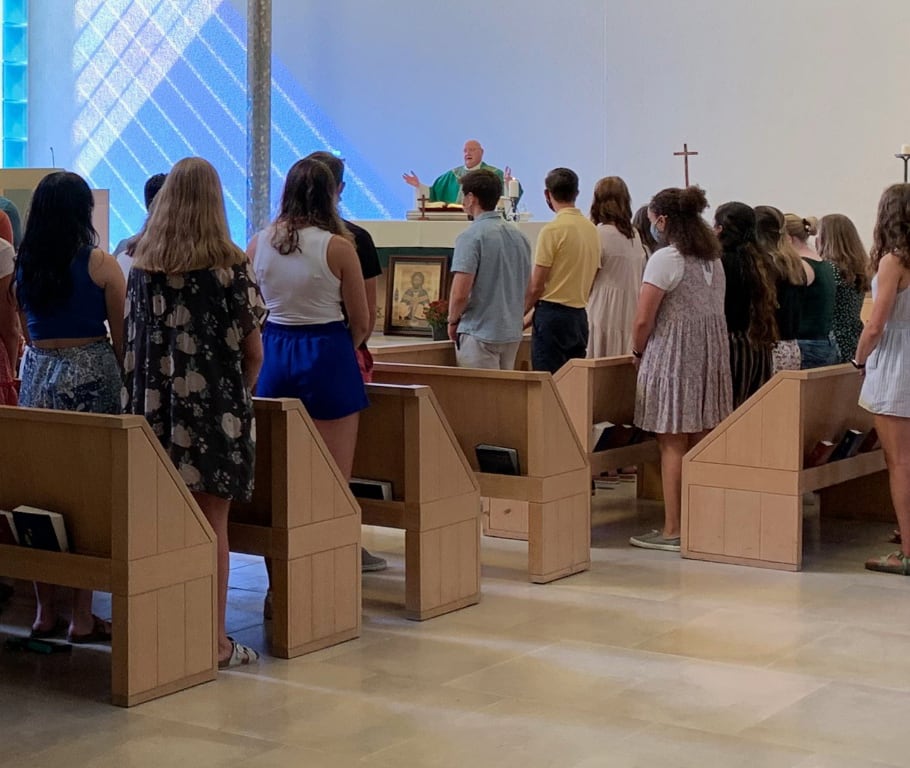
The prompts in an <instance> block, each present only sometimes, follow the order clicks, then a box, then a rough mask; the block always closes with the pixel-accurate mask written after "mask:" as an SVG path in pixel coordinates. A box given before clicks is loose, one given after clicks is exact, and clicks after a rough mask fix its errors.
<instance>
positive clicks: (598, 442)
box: [592, 421, 617, 453]
mask: <svg viewBox="0 0 910 768" xmlns="http://www.w3.org/2000/svg"><path fill="white" fill-rule="evenodd" d="M616 429H617V427H616V425H615V424H613V423H612V422H610V421H599V422H598V423H597V424H595V425H594V428H593V431H592V438H593V440H592V442H593V443H594V450H593V453H598V452H599V451H605V450H607V448H609V447H610V446H609V443H610V439H611V436H612V435H613V433H614V432H616Z"/></svg>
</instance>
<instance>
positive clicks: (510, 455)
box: [474, 443, 521, 475]
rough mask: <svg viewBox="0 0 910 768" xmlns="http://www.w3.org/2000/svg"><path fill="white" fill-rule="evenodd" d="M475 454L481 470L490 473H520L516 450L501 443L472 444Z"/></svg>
mask: <svg viewBox="0 0 910 768" xmlns="http://www.w3.org/2000/svg"><path fill="white" fill-rule="evenodd" d="M474 454H475V455H476V456H477V466H478V467H480V471H481V472H486V473H488V474H491V475H520V474H521V469H520V467H519V466H518V451H516V450H515V449H514V448H506V447H505V446H502V445H486V444H485V443H481V444H480V445H475V446H474Z"/></svg>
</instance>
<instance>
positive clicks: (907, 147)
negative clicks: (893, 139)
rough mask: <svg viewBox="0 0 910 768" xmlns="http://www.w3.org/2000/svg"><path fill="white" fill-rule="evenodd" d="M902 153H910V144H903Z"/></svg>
mask: <svg viewBox="0 0 910 768" xmlns="http://www.w3.org/2000/svg"><path fill="white" fill-rule="evenodd" d="M901 154H902V155H910V144H901Z"/></svg>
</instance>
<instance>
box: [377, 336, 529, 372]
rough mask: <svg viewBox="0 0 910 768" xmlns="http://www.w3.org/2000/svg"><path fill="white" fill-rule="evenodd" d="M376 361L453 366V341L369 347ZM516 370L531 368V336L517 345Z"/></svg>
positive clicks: (454, 363)
mask: <svg viewBox="0 0 910 768" xmlns="http://www.w3.org/2000/svg"><path fill="white" fill-rule="evenodd" d="M370 352H371V353H372V354H373V359H374V360H375V361H376V362H377V363H409V364H411V365H449V366H452V367H455V365H456V362H455V343H454V342H451V341H427V342H423V343H415V344H385V345H383V346H376V347H371V348H370ZM515 370H516V371H530V370H531V337H530V336H528V335H526V336H525V337H524V338H523V339H522V340H521V345H520V346H519V347H518V355H517V356H516V358H515Z"/></svg>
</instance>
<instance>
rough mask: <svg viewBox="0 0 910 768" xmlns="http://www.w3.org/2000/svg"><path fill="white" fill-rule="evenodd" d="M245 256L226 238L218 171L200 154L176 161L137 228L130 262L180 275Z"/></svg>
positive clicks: (235, 261) (239, 260) (221, 266)
mask: <svg viewBox="0 0 910 768" xmlns="http://www.w3.org/2000/svg"><path fill="white" fill-rule="evenodd" d="M245 259H246V254H245V253H244V252H243V251H242V250H240V248H238V247H237V246H236V245H235V244H234V243H233V241H232V240H231V234H230V231H229V230H228V225H227V215H226V214H225V212H224V196H223V194H222V191H221V179H220V178H218V171H216V170H215V169H214V168H213V167H212V165H211V163H209V162H208V161H207V160H203V159H202V158H201V157H185V158H183V160H180V161H178V163H177V164H176V165H175V166H174V167H173V169H172V170H171V172H170V173H169V174H168V175H167V180H166V181H165V182H164V186H163V187H162V188H161V191H160V192H159V193H158V195H157V196H156V197H155V204H154V205H153V206H152V211H151V213H150V214H149V217H148V219H147V220H146V222H145V226H144V227H143V228H142V231H141V232H140V233H139V236H138V242H137V244H136V247H135V250H134V251H133V264H134V266H136V267H137V268H139V269H144V270H146V271H148V272H164V273H166V274H180V273H183V272H192V271H194V270H197V269H226V268H229V267H232V266H234V265H235V264H240V263H242V262H243V261H244V260H245Z"/></svg>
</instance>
